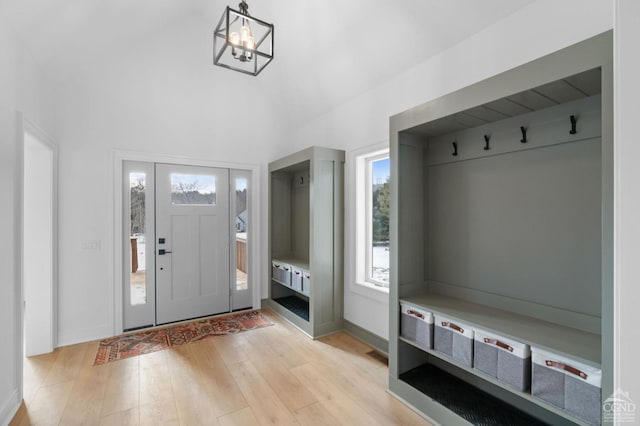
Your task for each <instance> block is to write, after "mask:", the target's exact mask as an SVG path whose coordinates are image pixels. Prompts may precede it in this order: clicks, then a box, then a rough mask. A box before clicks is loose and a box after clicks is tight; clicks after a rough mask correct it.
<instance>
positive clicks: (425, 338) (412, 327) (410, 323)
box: [400, 303, 433, 349]
mask: <svg viewBox="0 0 640 426" xmlns="http://www.w3.org/2000/svg"><path fill="white" fill-rule="evenodd" d="M400 312H401V313H402V314H401V315H400V335H401V336H402V337H404V338H405V339H407V340H411V341H412V342H415V343H416V344H417V345H418V346H420V347H422V348H425V349H432V348H433V314H432V313H431V312H429V311H426V310H424V309H422V308H418V307H416V306H412V305H409V304H406V303H400Z"/></svg>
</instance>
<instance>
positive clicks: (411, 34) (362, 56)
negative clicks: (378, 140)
mask: <svg viewBox="0 0 640 426" xmlns="http://www.w3.org/2000/svg"><path fill="white" fill-rule="evenodd" d="M236 1H238V0H233V3H231V4H230V5H231V6H233V7H235V6H237V5H236V3H235V2H236ZM532 2H533V0H483V1H478V0H446V1H442V0H396V1H391V0H378V1H366V0H351V1H338V0H322V1H294V0H254V1H252V0H249V1H248V3H249V7H250V9H249V10H250V13H251V14H252V15H254V16H256V17H258V18H260V19H263V20H266V21H268V22H272V23H274V25H275V36H276V39H275V59H274V62H273V63H272V64H271V65H269V66H268V67H267V68H266V69H265V70H264V71H263V73H262V74H261V75H259V76H258V77H250V76H246V78H247V79H251V78H257V79H258V80H259V83H258V84H259V85H260V86H261V90H263V91H264V93H265V94H266V95H267V96H273V97H277V98H279V99H280V100H281V102H282V103H284V104H286V105H287V106H288V111H289V113H290V114H292V115H294V116H295V117H296V118H297V119H301V120H302V119H308V118H310V117H313V116H315V115H318V114H321V113H322V112H324V111H327V110H329V109H331V108H333V107H335V106H337V105H339V104H341V103H343V102H345V101H346V100H348V99H350V98H352V97H354V96H357V95H358V94H360V93H362V92H364V91H366V90H367V89H368V88H370V87H373V86H375V85H376V84H378V83H380V82H382V81H384V80H385V79H388V78H390V77H391V76H393V75H395V74H398V73H399V72H402V71H403V70H405V69H407V68H410V67H412V66H413V65H416V64H418V63H420V62H422V61H424V60H426V59H428V58H429V57H431V56H433V55H435V54H437V53H439V52H441V51H443V50H445V49H447V48H449V47H452V46H454V45H455V44H457V43H459V42H460V41H462V40H464V39H465V38H467V37H469V36H471V35H472V34H475V33H477V32H479V31H482V30H483V29H484V28H486V27H488V26H490V25H492V24H493V23H495V22H497V21H499V20H501V19H503V18H505V17H506V16H508V15H510V14H511V13H513V12H515V11H516V10H518V9H520V8H522V7H524V6H526V5H527V4H529V3H532ZM227 4H228V3H227V2H226V1H224V0H134V1H132V0H0V13H2V14H5V15H6V16H7V17H8V21H10V22H12V24H13V25H14V27H15V30H16V32H17V33H18V35H19V37H20V38H21V39H22V40H23V42H24V43H25V45H26V46H27V48H28V49H29V50H30V51H31V53H32V54H33V56H34V58H35V61H36V63H38V64H39V66H40V67H41V69H42V70H43V72H44V73H46V75H47V76H48V78H49V79H50V81H51V82H53V84H64V83H65V82H67V81H69V80H73V79H77V78H81V77H82V76H84V75H87V74H90V73H92V72H95V71H96V69H97V68H98V67H101V66H102V64H104V63H105V62H109V63H111V64H113V63H117V62H118V60H119V58H120V57H121V55H123V54H125V53H127V54H130V52H129V51H130V49H131V47H130V46H139V45H138V44H136V41H138V40H146V41H147V43H153V40H155V39H157V40H158V43H163V40H165V38H164V37H160V35H162V34H163V33H165V32H166V31H167V30H168V29H169V28H170V29H171V31H176V28H177V29H178V31H180V29H184V30H185V33H188V35H187V36H185V37H184V38H181V39H180V41H179V43H185V44H190V45H191V46H189V49H185V50H188V51H189V54H193V55H197V56H198V59H202V60H203V61H206V62H207V63H208V64H211V63H212V50H211V39H212V31H213V28H214V26H215V25H216V24H217V22H218V19H219V18H220V16H221V14H222V11H223V10H224V7H225V6H227ZM203 40H206V42H203ZM148 45H149V44H147V46H148ZM194 45H198V46H201V48H200V49H193V48H192V46H194ZM162 47H163V46H162V45H158V46H156V47H155V48H156V49H162ZM185 48H186V46H185ZM192 52H193V53H192ZM167 54H171V51H170V50H167ZM210 72H211V73H212V74H213V73H215V75H216V76H217V77H216V78H219V79H225V80H226V79H229V81H233V82H234V83H235V82H236V81H238V80H237V79H235V80H234V79H233V77H231V76H230V75H229V73H231V72H232V71H229V70H226V69H223V68H219V67H214V66H213V65H211V68H210ZM185 78H189V76H185ZM243 78H244V77H243ZM251 84H255V83H254V82H252V83H251Z"/></svg>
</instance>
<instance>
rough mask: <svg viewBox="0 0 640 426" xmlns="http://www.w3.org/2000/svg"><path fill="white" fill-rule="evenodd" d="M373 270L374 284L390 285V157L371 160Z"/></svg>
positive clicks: (371, 247) (371, 248) (372, 278)
mask: <svg viewBox="0 0 640 426" xmlns="http://www.w3.org/2000/svg"><path fill="white" fill-rule="evenodd" d="M370 164H371V174H370V176H371V186H370V190H371V191H372V193H371V206H370V208H371V210H370V212H371V213H370V214H371V216H370V220H371V246H370V247H369V249H370V250H371V271H370V274H371V275H370V277H371V281H372V282H373V283H374V284H377V285H381V286H383V287H388V286H389V201H390V200H389V175H390V167H389V158H388V157H387V158H381V159H379V160H374V161H371V163H370Z"/></svg>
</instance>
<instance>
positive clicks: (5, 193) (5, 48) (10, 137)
mask: <svg viewBox="0 0 640 426" xmlns="http://www.w3.org/2000/svg"><path fill="white" fill-rule="evenodd" d="M4 19H5V18H4V15H3V14H2V7H1V6H0V94H1V95H0V180H1V181H2V185H3V186H2V187H3V190H2V191H1V192H0V235H2V238H3V241H4V244H1V245H0V324H2V326H3V327H4V329H5V330H6V335H5V341H4V342H5V343H4V344H2V345H0V424H5V423H7V422H8V421H9V420H10V419H11V416H12V415H13V413H14V412H15V410H16V409H17V408H18V405H19V403H20V399H21V398H22V390H21V385H20V381H21V377H22V360H21V354H22V345H21V343H20V342H21V339H22V336H21V329H22V323H21V319H20V306H21V303H20V299H21V295H20V294H19V293H20V283H19V279H20V276H19V267H18V265H17V262H18V253H19V250H18V249H19V247H18V238H19V233H18V231H17V230H19V229H20V227H19V222H18V215H17V212H18V206H19V203H18V201H19V199H18V195H19V190H20V189H21V187H20V186H19V185H20V181H19V179H18V176H19V173H20V170H19V168H18V165H19V164H20V158H21V157H20V155H19V150H18V143H17V138H18V131H19V126H18V117H17V111H23V112H24V113H25V114H26V115H27V116H28V117H29V118H30V119H31V120H32V121H33V122H35V123H38V124H39V125H40V126H42V127H43V128H47V126H50V125H51V123H50V120H47V119H46V117H45V116H44V115H43V114H42V113H41V112H42V111H44V110H46V108H44V107H43V104H45V102H44V97H43V96H41V95H40V91H41V89H42V85H41V78H40V75H39V74H38V72H37V71H36V67H35V65H34V64H33V61H32V59H31V58H30V57H29V55H28V54H27V53H26V52H25V51H24V50H23V48H22V46H21V43H20V42H19V41H18V39H17V38H16V36H15V34H14V33H13V32H12V31H11V30H9V28H10V27H9V25H8V23H7V22H5V21H4Z"/></svg>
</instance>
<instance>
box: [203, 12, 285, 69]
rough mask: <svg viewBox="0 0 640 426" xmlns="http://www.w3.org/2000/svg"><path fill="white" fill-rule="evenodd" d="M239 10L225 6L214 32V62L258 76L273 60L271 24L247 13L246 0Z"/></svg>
mask: <svg viewBox="0 0 640 426" xmlns="http://www.w3.org/2000/svg"><path fill="white" fill-rule="evenodd" d="M238 9H239V10H235V9H231V8H230V7H229V6H227V8H226V10H225V11H224V13H223V14H222V17H221V18H220V22H218V26H217V27H216V29H215V31H214V32H213V63H214V64H215V65H218V66H221V67H225V68H229V69H232V70H234V71H239V72H242V73H245V74H251V75H258V74H260V72H261V71H262V70H263V69H264V67H266V66H267V65H269V63H270V62H271V61H272V60H273V24H268V23H266V22H264V21H262V20H260V19H256V18H254V17H252V16H250V15H249V5H248V4H247V2H246V1H245V0H242V1H241V3H240V4H239V5H238Z"/></svg>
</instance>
